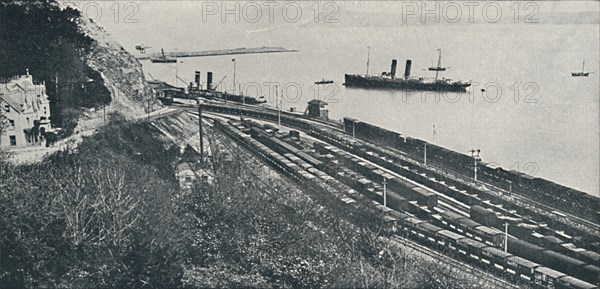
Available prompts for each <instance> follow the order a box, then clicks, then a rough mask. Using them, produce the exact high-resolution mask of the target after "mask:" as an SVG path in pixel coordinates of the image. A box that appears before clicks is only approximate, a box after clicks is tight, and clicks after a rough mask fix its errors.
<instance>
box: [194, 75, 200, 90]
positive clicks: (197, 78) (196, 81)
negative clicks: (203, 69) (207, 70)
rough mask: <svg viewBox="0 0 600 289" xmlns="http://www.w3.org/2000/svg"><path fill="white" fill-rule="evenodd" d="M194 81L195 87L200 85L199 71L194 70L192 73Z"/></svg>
mask: <svg viewBox="0 0 600 289" xmlns="http://www.w3.org/2000/svg"><path fill="white" fill-rule="evenodd" d="M194 83H196V87H198V88H199V87H200V71H196V74H195V75H194Z"/></svg>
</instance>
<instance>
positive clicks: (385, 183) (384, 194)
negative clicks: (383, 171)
mask: <svg viewBox="0 0 600 289" xmlns="http://www.w3.org/2000/svg"><path fill="white" fill-rule="evenodd" d="M383 206H384V207H386V208H387V180H386V179H385V177H384V178H383Z"/></svg>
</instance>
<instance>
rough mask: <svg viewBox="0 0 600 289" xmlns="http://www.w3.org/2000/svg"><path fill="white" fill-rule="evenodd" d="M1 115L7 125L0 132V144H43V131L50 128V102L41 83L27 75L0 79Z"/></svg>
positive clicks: (13, 145)
mask: <svg viewBox="0 0 600 289" xmlns="http://www.w3.org/2000/svg"><path fill="white" fill-rule="evenodd" d="M0 109H1V110H2V111H1V112H0V115H2V116H3V117H4V118H5V121H6V125H7V127H5V129H4V131H3V133H2V135H0V147H24V146H32V145H43V144H44V143H45V140H44V139H43V134H44V132H48V131H50V130H51V129H52V127H51V124H50V102H49V100H48V95H47V94H46V86H45V85H44V84H36V83H34V82H33V78H32V77H31V75H29V71H27V74H26V75H21V76H16V77H13V78H11V79H8V80H3V81H0Z"/></svg>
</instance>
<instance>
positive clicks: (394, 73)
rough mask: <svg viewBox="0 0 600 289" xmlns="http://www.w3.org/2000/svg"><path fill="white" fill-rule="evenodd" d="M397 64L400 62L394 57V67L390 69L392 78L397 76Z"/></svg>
mask: <svg viewBox="0 0 600 289" xmlns="http://www.w3.org/2000/svg"><path fill="white" fill-rule="evenodd" d="M397 64H398V61H396V59H392V68H391V69H390V76H391V77H392V79H394V78H396V66H397Z"/></svg>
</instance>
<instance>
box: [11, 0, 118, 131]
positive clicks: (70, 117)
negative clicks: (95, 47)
mask: <svg viewBox="0 0 600 289" xmlns="http://www.w3.org/2000/svg"><path fill="white" fill-rule="evenodd" d="M79 17H80V13H79V11H77V10H74V9H71V8H66V9H64V10H61V9H60V8H59V6H58V4H57V3H56V2H55V1H54V0H39V1H6V0H2V1H0V59H2V65H0V78H9V77H12V76H15V75H22V74H25V70H26V69H29V71H30V73H31V74H32V75H33V77H34V80H35V81H39V82H42V81H45V82H46V88H47V92H48V95H49V96H50V105H51V114H52V118H51V120H52V123H53V125H54V126H60V127H63V128H65V129H66V130H67V132H68V133H69V134H70V133H71V132H72V129H73V128H74V127H75V124H76V120H77V118H78V117H79V112H80V111H81V108H84V107H85V108H91V107H99V106H101V105H104V104H108V103H110V101H111V97H110V92H109V91H108V90H107V89H106V87H105V86H104V81H103V80H102V78H101V77H100V74H99V73H97V72H95V71H94V70H92V69H91V68H89V67H88V66H87V65H86V63H85V60H86V56H87V55H88V54H89V53H90V51H91V45H92V43H93V40H92V39H91V38H89V37H88V36H86V35H84V34H82V33H81V32H80V30H79V27H78V26H77V20H78V19H79ZM57 77H58V85H56V78H57Z"/></svg>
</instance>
